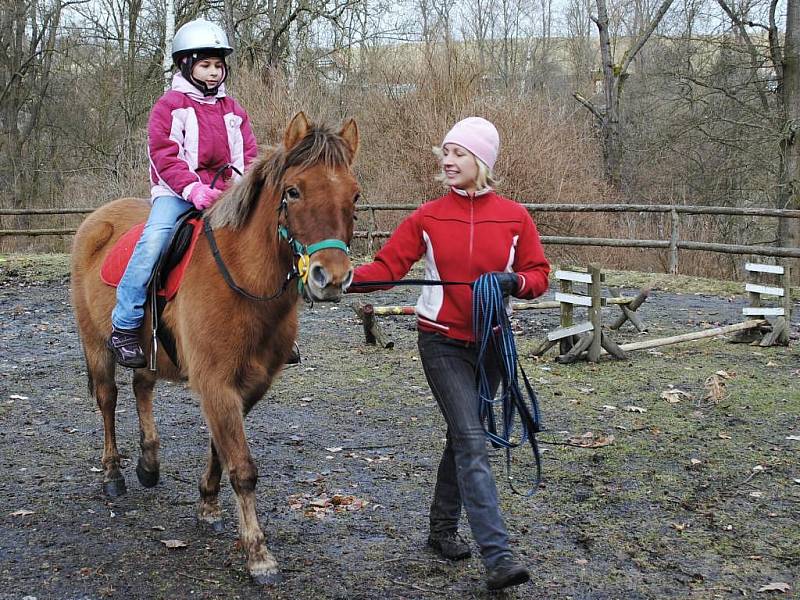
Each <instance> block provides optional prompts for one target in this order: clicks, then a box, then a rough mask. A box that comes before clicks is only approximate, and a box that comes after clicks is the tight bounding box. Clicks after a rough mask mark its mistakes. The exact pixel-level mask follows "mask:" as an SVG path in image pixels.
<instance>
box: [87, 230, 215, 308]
mask: <svg viewBox="0 0 800 600" xmlns="http://www.w3.org/2000/svg"><path fill="white" fill-rule="evenodd" d="M188 223H190V224H191V225H192V226H193V227H194V231H192V239H191V241H190V242H189V247H188V248H187V249H186V253H185V254H184V255H183V258H181V261H180V262H179V263H178V264H177V265H175V268H174V269H172V271H170V272H169V275H167V283H166V285H165V286H164V287H163V288H162V289H160V290H159V291H158V295H159V296H164V297H165V298H166V299H167V300H172V298H173V297H174V296H175V294H177V293H178V289H179V288H180V286H181V281H182V280H183V275H184V273H185V272H186V266H187V265H188V264H189V260H191V258H192V254H193V253H194V248H195V245H196V244H197V238H198V236H199V235H200V232H201V231H202V230H203V227H202V225H198V224H199V223H200V220H199V219H190V220H189V221H188ZM144 225H145V224H144V223H139V224H138V225H134V226H133V227H131V228H130V229H129V230H128V231H126V232H125V233H124V234H123V235H122V237H121V238H119V239H118V240H117V243H116V244H114V246H113V247H112V248H111V251H110V252H109V253H108V254H107V255H106V259H105V260H104V261H103V266H102V267H101V268H100V279H102V280H103V283H106V284H108V285H110V286H112V287H117V286H118V285H119V281H120V279H122V275H123V274H124V273H125V267H127V266H128V261H129V260H130V259H131V255H132V254H133V249H134V248H135V247H136V242H138V241H139V238H140V237H141V235H142V230H143V229H144Z"/></svg>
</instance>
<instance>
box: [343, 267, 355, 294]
mask: <svg viewBox="0 0 800 600" xmlns="http://www.w3.org/2000/svg"><path fill="white" fill-rule="evenodd" d="M351 283H353V269H350V270H349V271H347V275H346V276H345V278H344V280H343V281H342V289H343V290H346V289H347V288H349V287H350V284H351Z"/></svg>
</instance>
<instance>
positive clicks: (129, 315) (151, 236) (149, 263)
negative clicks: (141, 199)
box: [111, 196, 192, 329]
mask: <svg viewBox="0 0 800 600" xmlns="http://www.w3.org/2000/svg"><path fill="white" fill-rule="evenodd" d="M190 208H192V204H191V203H189V202H187V201H186V200H184V199H183V198H180V197H178V196H159V197H158V198H156V199H155V200H154V201H153V206H152V208H151V209H150V216H149V217H148V218H147V223H146V224H145V226H144V231H142V236H141V237H140V238H139V241H138V242H137V243H136V247H135V248H134V249H133V254H132V255H131V260H130V261H129V262H128V266H127V267H126V268H125V274H124V275H123V276H122V279H121V280H120V282H119V285H118V286H117V305H116V306H115V307H114V310H113V311H112V313H111V323H112V325H113V326H114V327H116V328H117V329H138V328H139V327H140V326H141V325H142V321H144V304H145V301H146V300H147V283H148V282H149V281H150V276H151V275H152V273H153V269H154V268H155V266H156V263H157V262H158V259H159V258H160V257H161V253H162V252H163V251H164V249H165V247H166V245H167V244H168V243H169V240H170V237H172V230H173V229H175V224H176V223H177V222H178V219H179V218H180V217H181V215H182V214H184V213H185V212H186V211H188V210H189V209H190Z"/></svg>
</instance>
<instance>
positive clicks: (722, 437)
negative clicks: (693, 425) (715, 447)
mask: <svg viewBox="0 0 800 600" xmlns="http://www.w3.org/2000/svg"><path fill="white" fill-rule="evenodd" d="M717 437H718V438H719V439H721V440H730V439H733V438H731V436H729V435H728V434H727V433H718V434H717Z"/></svg>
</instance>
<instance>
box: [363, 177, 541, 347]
mask: <svg viewBox="0 0 800 600" xmlns="http://www.w3.org/2000/svg"><path fill="white" fill-rule="evenodd" d="M423 256H424V257H425V279H437V280H441V281H465V282H470V281H474V280H475V279H477V278H478V277H479V276H480V275H482V274H484V273H488V272H491V271H504V272H514V273H516V274H517V275H518V277H519V290H518V291H517V293H516V296H517V297H518V298H524V299H532V298H536V297H537V296H541V295H542V294H543V293H544V292H545V291H546V290H547V286H548V282H547V277H548V275H549V273H550V265H549V263H548V262H547V259H546V258H545V256H544V250H543V249H542V244H541V242H540V240H539V233H538V231H537V230H536V225H535V224H534V222H533V219H532V218H531V216H530V214H529V213H528V211H527V210H526V209H525V208H524V207H523V206H521V205H519V204H517V203H516V202H514V201H513V200H509V199H508V198H504V197H503V196H500V195H498V194H496V193H495V192H494V191H489V192H487V193H485V194H481V195H478V196H475V197H474V198H470V197H467V196H463V195H461V194H459V193H457V192H456V191H453V190H451V191H450V192H449V193H448V194H446V195H444V196H442V197H441V198H437V199H436V200H433V201H431V202H428V203H426V204H423V205H422V206H420V207H419V208H418V209H417V210H415V211H414V212H413V213H412V214H411V215H409V216H408V217H407V218H406V219H405V220H404V221H403V222H402V223H400V225H399V226H398V227H397V229H396V230H395V231H394V233H393V234H392V236H391V237H390V238H389V240H388V241H387V242H386V244H385V245H384V246H383V248H381V250H380V251H379V252H378V253H377V254H376V255H375V260H374V261H373V262H371V263H368V264H365V265H361V266H360V267H358V268H356V270H355V273H354V276H353V284H352V285H351V286H350V288H349V289H348V291H350V292H369V291H374V290H376V289H380V288H372V287H362V288H359V286H358V283H359V282H365V281H387V280H392V281H395V280H399V279H402V278H403V277H404V276H405V275H406V273H408V271H409V270H410V269H411V267H412V266H413V265H414V263H415V262H417V261H418V260H419V259H420V258H422V257H423ZM383 289H387V288H383ZM416 312H417V325H418V327H419V328H420V329H423V330H426V331H437V332H440V333H442V334H443V335H446V336H448V337H451V338H454V339H457V340H463V341H474V339H475V338H474V335H473V333H472V289H471V288H470V287H469V286H466V285H450V286H424V287H423V288H422V294H421V295H420V297H419V300H418V301H417V306H416Z"/></svg>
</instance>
